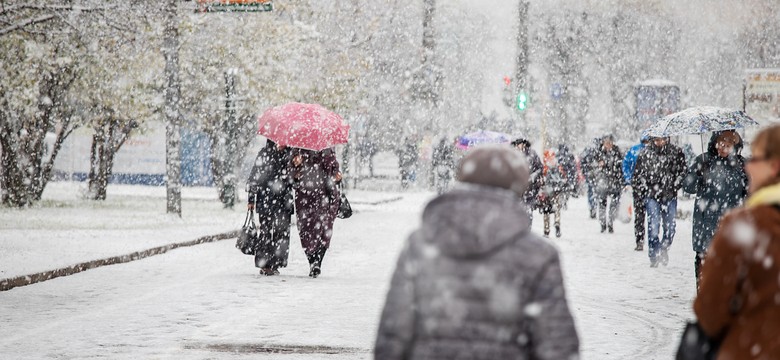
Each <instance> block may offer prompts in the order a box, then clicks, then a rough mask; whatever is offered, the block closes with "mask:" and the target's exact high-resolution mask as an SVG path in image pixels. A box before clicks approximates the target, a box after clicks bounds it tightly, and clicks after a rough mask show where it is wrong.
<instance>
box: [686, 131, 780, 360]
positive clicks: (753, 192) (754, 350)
mask: <svg viewBox="0 0 780 360" xmlns="http://www.w3.org/2000/svg"><path fill="white" fill-rule="evenodd" d="M751 153H752V157H751V158H750V160H748V161H747V163H746V164H745V170H746V172H747V175H748V179H749V187H748V189H749V193H750V195H749V197H748V198H747V200H746V201H745V206H744V208H741V209H738V210H734V211H731V212H729V213H728V214H727V215H726V216H725V217H723V219H722V220H721V221H720V225H719V226H718V229H717V231H716V233H715V236H714V238H713V239H712V244H711V245H710V250H709V251H707V255H706V261H705V262H704V263H703V264H702V268H701V287H700V288H699V292H698V294H697V296H696V300H695V301H694V303H693V310H694V312H695V313H696V317H697V319H698V321H699V326H700V327H701V329H702V330H703V331H704V333H705V334H707V335H708V336H710V337H712V338H714V339H718V340H721V343H720V348H719V349H718V355H717V359H719V360H726V359H780V306H777V303H778V294H780V282H778V279H780V126H778V125H774V126H772V127H769V128H766V129H764V130H762V131H761V132H759V133H758V135H756V137H755V139H754V140H753V142H752V144H751Z"/></svg>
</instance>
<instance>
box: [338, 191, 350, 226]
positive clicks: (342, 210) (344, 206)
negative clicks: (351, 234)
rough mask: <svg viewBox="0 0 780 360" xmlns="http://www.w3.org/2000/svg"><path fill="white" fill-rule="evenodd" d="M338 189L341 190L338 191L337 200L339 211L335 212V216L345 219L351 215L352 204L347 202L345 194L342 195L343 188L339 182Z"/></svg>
mask: <svg viewBox="0 0 780 360" xmlns="http://www.w3.org/2000/svg"><path fill="white" fill-rule="evenodd" d="M339 190H341V191H340V193H341V196H340V198H341V199H340V202H339V212H337V213H336V217H337V218H339V219H346V218H348V217H350V216H352V205H350V204H349V200H347V195H344V189H343V188H342V187H341V184H340V183H339Z"/></svg>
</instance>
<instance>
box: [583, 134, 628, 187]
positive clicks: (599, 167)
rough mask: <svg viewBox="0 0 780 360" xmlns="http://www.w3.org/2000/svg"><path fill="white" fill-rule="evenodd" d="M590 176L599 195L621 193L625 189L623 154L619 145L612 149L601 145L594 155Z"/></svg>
mask: <svg viewBox="0 0 780 360" xmlns="http://www.w3.org/2000/svg"><path fill="white" fill-rule="evenodd" d="M590 174H591V175H590V176H591V177H593V179H594V182H593V185H594V186H595V188H594V191H595V193H596V194H598V195H599V196H606V195H616V194H620V190H621V189H623V154H621V153H620V149H619V148H618V147H617V145H613V146H612V150H606V149H605V148H603V147H600V148H599V149H598V151H596V152H595V153H594V155H593V160H592V163H591V172H590Z"/></svg>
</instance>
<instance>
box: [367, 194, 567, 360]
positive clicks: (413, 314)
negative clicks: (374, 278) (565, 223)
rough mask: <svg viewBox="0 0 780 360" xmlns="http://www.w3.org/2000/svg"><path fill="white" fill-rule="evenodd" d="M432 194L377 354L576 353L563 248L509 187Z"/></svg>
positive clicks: (403, 261)
mask: <svg viewBox="0 0 780 360" xmlns="http://www.w3.org/2000/svg"><path fill="white" fill-rule="evenodd" d="M460 186H461V187H459V188H456V189H455V190H453V191H451V192H449V193H446V194H444V195H441V196H439V197H438V198H436V199H434V200H433V201H431V202H430V203H429V204H428V205H427V207H426V208H425V211H424V212H423V219H422V226H421V228H420V229H418V230H417V231H415V232H414V233H413V234H412V235H411V236H410V237H409V240H408V242H407V244H406V247H405V248H404V250H403V251H402V253H401V255H400V257H399V259H398V264H397V266H396V269H395V273H394V274H393V278H392V282H391V285H390V290H389V292H388V294H387V301H386V303H385V308H384V311H383V312H382V318H381V320H380V324H379V330H378V334H377V340H376V348H375V353H374V355H375V359H448V360H451V359H540V360H542V359H556V360H561V359H576V358H577V357H578V356H579V355H578V352H579V340H578V337H577V332H576V329H575V327H574V321H573V319H572V317H571V314H570V313H569V308H568V305H567V304H566V297H565V292H564V287H563V279H562V276H561V269H560V264H559V260H558V253H557V251H556V250H555V249H554V248H553V247H552V246H551V245H549V244H547V243H546V242H545V241H544V240H542V239H541V238H540V237H539V236H536V235H534V234H532V233H530V232H529V216H528V213H527V210H526V208H525V207H524V205H523V204H522V203H521V202H519V201H517V197H516V195H515V194H514V193H512V192H511V191H508V190H503V189H498V188H494V187H485V186H478V185H465V184H460Z"/></svg>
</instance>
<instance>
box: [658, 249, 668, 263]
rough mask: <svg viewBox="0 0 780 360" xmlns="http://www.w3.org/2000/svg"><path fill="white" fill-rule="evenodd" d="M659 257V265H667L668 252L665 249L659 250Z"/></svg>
mask: <svg viewBox="0 0 780 360" xmlns="http://www.w3.org/2000/svg"><path fill="white" fill-rule="evenodd" d="M660 257H661V259H660V262H661V265H663V266H666V265H669V252H668V251H667V250H666V249H664V250H661V256H660Z"/></svg>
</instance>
